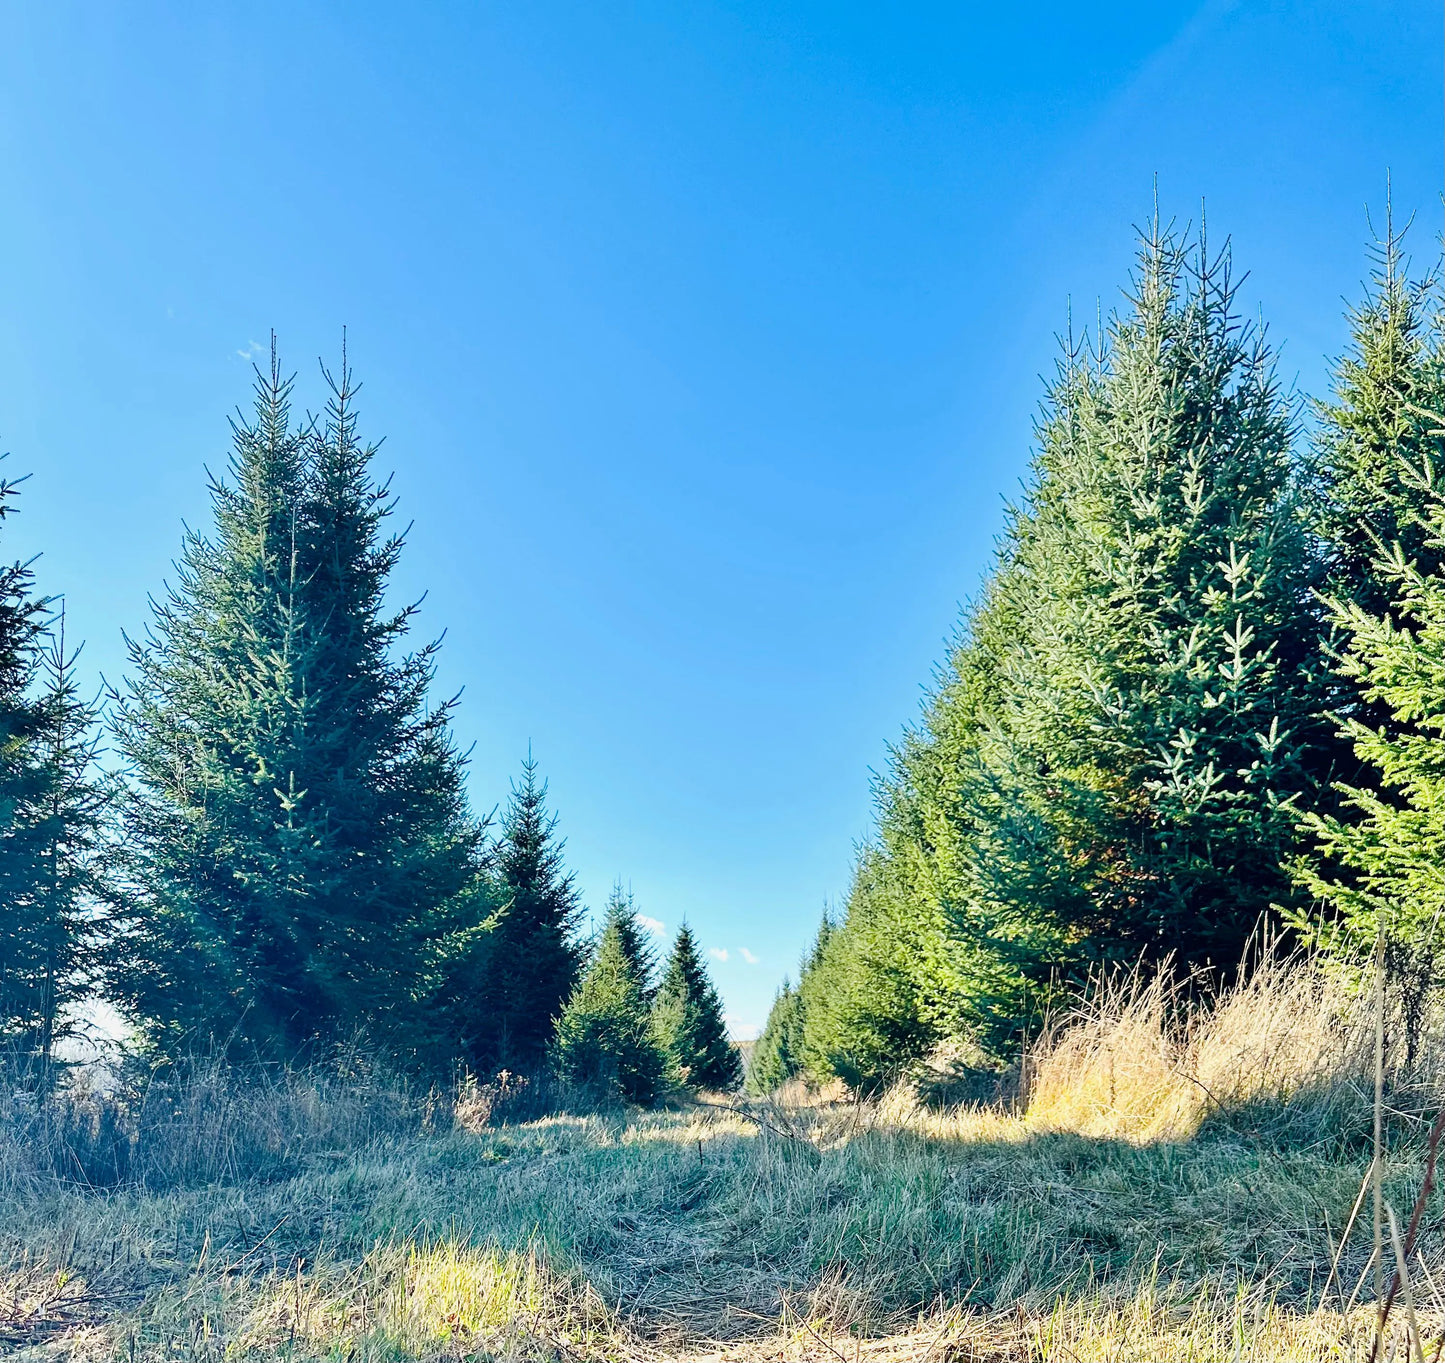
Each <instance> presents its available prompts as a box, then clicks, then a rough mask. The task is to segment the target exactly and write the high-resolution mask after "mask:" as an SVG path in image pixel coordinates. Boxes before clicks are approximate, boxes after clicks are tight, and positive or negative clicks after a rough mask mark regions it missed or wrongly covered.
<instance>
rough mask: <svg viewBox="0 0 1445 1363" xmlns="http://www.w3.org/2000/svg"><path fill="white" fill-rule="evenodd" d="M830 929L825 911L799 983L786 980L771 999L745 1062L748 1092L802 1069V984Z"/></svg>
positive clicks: (819, 957) (764, 1090) (779, 1081)
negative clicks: (748, 1057) (766, 1016)
mask: <svg viewBox="0 0 1445 1363" xmlns="http://www.w3.org/2000/svg"><path fill="white" fill-rule="evenodd" d="M833 932H834V928H833V923H832V920H831V919H829V917H828V915H827V914H826V913H825V914H824V915H823V920H822V922H821V923H819V925H818V932H817V936H816V937H815V938H814V939H813V945H812V947H811V949H810V950H809V951H808V954H807V955H806V956H805V957H804V958H803V962H802V968H801V970H800V972H799V984H798V985H797V986H796V987H795V986H794V985H792V984H791V983H790V982H789V981H788V980H786V979H785V980H784V981H783V987H782V988H781V989H780V990H779V991H778V994H777V996H776V997H775V998H774V999H773V1006H772V1008H771V1009H770V1010H769V1012H768V1020H767V1022H766V1023H765V1024H764V1026H763V1030H762V1034H761V1035H760V1036H759V1037H758V1039H757V1042H756V1043H755V1044H754V1046H753V1053H752V1057H751V1059H750V1060H749V1062H748V1075H747V1089H748V1092H749V1093H756V1094H767V1093H771V1092H773V1090H774V1089H777V1088H779V1087H780V1086H781V1085H783V1084H785V1083H787V1081H788V1080H789V1079H792V1078H794V1077H796V1076H797V1075H800V1074H802V1073H803V1072H804V1063H803V1042H804V1024H805V1018H804V1014H803V995H802V985H803V983H805V982H806V981H807V980H808V978H809V976H810V974H811V973H812V972H813V971H814V970H816V969H817V968H818V964H819V962H820V961H821V960H822V959H823V953H824V952H825V950H826V949H827V946H828V941H829V939H830V938H831V937H832V935H833Z"/></svg>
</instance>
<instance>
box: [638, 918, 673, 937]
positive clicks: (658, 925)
mask: <svg viewBox="0 0 1445 1363" xmlns="http://www.w3.org/2000/svg"><path fill="white" fill-rule="evenodd" d="M637 921H638V922H639V923H641V924H642V926H643V927H645V928H646V929H647V930H648V932H650V933H651V934H652V935H653V936H654V937H666V936H667V924H666V923H664V922H663V921H662V920H661V919H660V918H649V917H648V916H647V915H646V914H645V913H640V914H638V915H637Z"/></svg>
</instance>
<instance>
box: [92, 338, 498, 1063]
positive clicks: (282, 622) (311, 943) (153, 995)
mask: <svg viewBox="0 0 1445 1363" xmlns="http://www.w3.org/2000/svg"><path fill="white" fill-rule="evenodd" d="M290 396H291V384H290V382H289V381H285V380H283V379H282V377H281V373H280V369H279V367H278V364H277V362H276V357H275V351H274V346H273V352H272V360H271V367H270V371H269V373H267V374H261V373H259V372H258V376H257V387H256V403H255V416H254V419H253V420H252V421H250V422H247V421H244V420H238V421H236V422H233V435H234V449H233V454H232V458H231V463H230V477H229V478H221V479H213V480H212V483H211V497H212V504H213V508H214V512H215V523H216V524H215V533H214V537H213V538H209V539H208V538H206V537H205V536H202V535H200V534H197V533H194V532H192V533H190V534H188V536H187V538H186V541H185V544H184V547H183V552H182V557H181V561H180V563H179V565H178V581H177V584H176V586H175V587H173V588H171V589H169V590H168V591H167V593H166V595H165V596H164V598H163V599H162V600H160V601H159V602H158V603H157V604H156V606H155V619H154V622H153V624H152V627H151V629H150V631H149V633H148V635H147V637H146V638H145V639H143V640H139V641H131V642H130V654H131V662H132V667H133V672H134V675H133V676H132V678H131V680H130V682H129V684H128V687H127V689H126V691H125V694H124V695H123V696H121V697H119V698H118V701H117V706H116V715H115V725H114V729H115V734H116V739H117V745H118V748H119V750H120V752H121V753H122V755H123V756H124V757H125V759H126V762H127V765H128V768H129V772H130V776H131V784H130V789H129V792H128V796H127V798H126V800H125V803H124V808H123V816H124V817H123V832H124V844H125V848H126V852H127V857H126V863H125V867H124V870H125V875H124V881H123V884H122V886H121V887H120V893H119V894H118V895H117V907H118V910H119V911H120V912H121V913H122V914H123V915H124V918H125V930H124V932H123V933H121V934H120V935H119V937H118V941H119V942H120V943H121V944H122V950H121V952H120V953H119V954H118V955H117V956H116V957H115V959H114V960H113V961H112V963H111V972H110V974H111V988H112V991H113V993H114V995H115V996H116V997H117V998H118V999H119V1000H121V1001H122V1002H123V1003H124V1004H125V1005H126V1006H127V1008H128V1009H129V1011H130V1012H131V1013H132V1014H133V1015H134V1016H135V1017H136V1018H137V1019H138V1020H140V1021H141V1022H142V1023H143V1025H145V1026H146V1027H147V1028H148V1029H149V1031H150V1032H151V1034H152V1035H153V1036H155V1037H156V1038H157V1039H166V1038H174V1037H176V1036H178V1035H179V1034H181V1033H183V1032H185V1031H188V1030H194V1031H196V1032H199V1033H202V1034H209V1035H215V1036H219V1037H226V1036H232V1037H235V1038H238V1039H245V1040H247V1041H249V1042H251V1043H253V1044H256V1045H260V1046H263V1047H276V1046H280V1047H283V1048H288V1049H289V1048H292V1047H294V1046H296V1045H298V1044H300V1043H302V1042H304V1041H306V1040H308V1039H309V1038H311V1037H313V1036H318V1035H319V1036H323V1037H324V1036H334V1035H338V1034H341V1033H344V1032H347V1031H350V1030H353V1029H355V1028H357V1027H360V1026H368V1027H372V1028H378V1029H380V1030H382V1031H384V1032H385V1033H387V1034H388V1036H389V1037H390V1038H391V1039H392V1040H393V1041H394V1042H398V1043H401V1044H407V1045H416V1046H418V1047H422V1046H424V1045H426V1044H427V1043H429V1042H430V1043H435V1044H437V1045H439V1046H441V1047H442V1049H444V1050H445V1049H448V1047H447V1043H446V1040H445V1039H443V1038H438V1037H434V1036H426V1035H424V1033H425V1032H426V1031H427V1029H428V1023H429V1018H428V1015H427V1014H428V1010H425V1009H424V1008H423V1007H422V1004H423V1003H424V1001H426V1000H428V999H429V998H430V997H431V996H432V994H433V993H434V991H435V989H436V987H437V985H438V982H439V978H440V976H441V974H442V971H443V968H444V966H445V963H446V961H447V958H448V954H449V951H450V948H451V946H452V944H454V943H455V941H457V940H458V939H460V938H462V937H464V936H465V935H466V934H467V933H468V932H469V931H475V929H476V926H477V919H478V914H479V912H480V907H479V903H478V897H477V885H478V870H479V862H478V848H479V842H480V832H479V830H478V829H477V827H476V826H475V825H474V823H473V822H472V821H471V820H470V819H469V818H468V816H467V812H466V807H465V801H464V797H463V793H462V774H463V762H462V759H461V757H460V756H459V755H458V753H457V752H456V750H455V748H454V746H453V745H452V742H451V738H450V731H449V716H450V709H451V706H450V705H449V704H447V705H442V706H440V707H436V708H428V705H427V690H428V686H429V684H430V681H431V678H432V673H433V664H434V656H435V646H434V645H432V646H428V647H425V648H423V649H421V650H420V651H418V652H416V653H412V654H405V655H400V656H399V655H398V650H399V649H400V647H401V646H402V644H403V641H404V639H405V636H406V634H407V631H408V628H409V626H410V623H411V620H412V617H413V614H414V609H413V608H407V609H404V610H402V611H400V612H395V613H388V612H387V610H386V609H385V607H384V603H383V596H384V591H385V586H386V580H387V577H388V575H389V573H390V571H391V569H392V568H393V567H394V566H395V563H396V560H397V556H398V554H399V553H400V549H401V540H400V538H399V537H395V536H394V537H391V538H383V535H382V531H383V528H384V522H385V520H386V518H387V516H388V515H389V514H390V511H391V502H390V499H389V496H388V494H387V492H386V489H385V487H384V486H378V485H377V484H376V483H375V481H374V479H373V478H372V475H371V473H370V471H369V469H370V464H371V461H372V458H373V456H374V453H375V447H372V446H362V445H360V444H359V443H358V441H357V439H356V434H355V423H356V418H355V413H354V410H353V399H354V396H355V388H354V386H353V384H352V381H351V376H350V374H349V372H348V371H346V370H345V369H343V371H342V376H341V381H340V382H339V384H335V385H333V386H332V399H331V402H330V404H329V405H328V408H327V413H326V416H325V419H324V420H323V421H322V422H321V423H319V424H316V425H313V426H311V427H307V428H303V429H301V430H296V429H294V428H293V426H292V423H291V418H290Z"/></svg>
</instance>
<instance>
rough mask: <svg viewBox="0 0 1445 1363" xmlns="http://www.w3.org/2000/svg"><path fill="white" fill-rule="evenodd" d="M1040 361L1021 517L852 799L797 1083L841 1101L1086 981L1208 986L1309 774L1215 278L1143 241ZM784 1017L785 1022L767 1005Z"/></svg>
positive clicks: (1222, 289)
mask: <svg viewBox="0 0 1445 1363" xmlns="http://www.w3.org/2000/svg"><path fill="white" fill-rule="evenodd" d="M1134 283H1135V288H1134V296H1133V297H1132V298H1131V300H1130V302H1129V305H1128V307H1127V308H1126V310H1125V311H1124V312H1123V314H1122V315H1119V316H1116V317H1114V318H1112V319H1111V320H1110V322H1109V323H1108V325H1107V328H1106V331H1105V333H1104V335H1103V336H1102V337H1100V338H1096V341H1095V347H1096V348H1094V349H1092V350H1090V349H1089V348H1087V347H1085V346H1076V345H1075V344H1074V343H1073V342H1072V341H1070V342H1068V343H1067V344H1066V346H1065V351H1064V355H1063V358H1062V360H1061V362H1060V365H1059V370H1058V374H1057V376H1056V378H1055V380H1054V381H1053V382H1052V383H1051V385H1050V387H1049V389H1048V392H1047V394H1046V400H1045V403H1044V409H1043V414H1042V417H1041V420H1040V423H1039V427H1038V436H1037V443H1038V450H1037V454H1036V457H1035V459H1034V461H1033V464H1032V467H1031V471H1030V475H1029V478H1028V480H1027V483H1026V488H1025V493H1024V496H1023V498H1022V500H1021V501H1020V502H1019V503H1018V504H1017V505H1015V506H1012V507H1010V508H1009V511H1008V517H1007V522H1006V527H1005V532H1004V534H1003V536H1002V539H1001V542H1000V546H999V551H998V556H997V559H996V562H995V564H994V568H993V571H992V573H991V575H990V577H989V579H988V581H987V583H986V585H985V588H984V590H983V592H982V593H981V594H980V597H979V599H978V601H977V602H976V603H975V605H974V606H973V607H972V608H971V609H970V611H969V612H968V613H967V615H966V616H965V620H964V626H963V629H962V631H961V632H960V636H959V638H958V640H957V641H956V642H955V645H954V647H953V648H952V649H951V651H950V654H949V657H948V659H947V661H946V664H945V666H944V668H943V669H942V671H941V674H940V676H939V678H938V681H937V684H936V686H935V688H934V690H933V693H932V695H931V696H930V697H929V699H928V702H927V705H926V708H925V712H924V715H923V718H922V721H921V723H920V724H919V725H918V726H917V727H916V728H914V729H912V730H910V731H909V732H907V733H906V734H905V736H904V740H903V742H902V743H901V744H900V745H899V746H898V748H897V749H896V750H895V751H894V752H893V754H892V758H891V761H890V764H889V768H888V770H887V772H886V773H885V775H884V778H883V779H882V781H881V782H880V783H879V787H878V807H879V809H878V827H877V836H876V838H875V840H874V842H873V844H872V845H871V847H870V848H869V849H868V850H867V852H866V854H865V856H864V858H863V861H862V862H861V863H860V870H859V875H858V878H857V880H856V881H855V885H854V889H853V892H852V894H851V895H850V900H849V907H848V913H847V915H846V917H845V920H844V922H843V924H842V926H841V927H840V929H839V932H838V934H837V936H836V938H835V939H834V940H833V941H832V942H830V943H829V946H828V949H827V950H826V951H825V952H824V953H823V957H822V960H821V962H820V965H819V968H818V969H817V970H816V971H815V972H814V973H813V975H812V977H811V978H810V979H805V980H804V982H803V983H802V985H801V986H800V989H799V1011H800V1013H801V1018H802V1028H803V1035H804V1043H803V1048H802V1049H803V1061H804V1064H805V1067H806V1068H807V1070H808V1071H809V1072H810V1073H811V1074H812V1075H813V1076H814V1077H815V1078H821V1077H828V1076H831V1075H837V1076H840V1077H843V1078H845V1079H847V1080H848V1082H850V1083H853V1084H856V1085H860V1086H864V1087H868V1086H873V1085H876V1084H877V1083H879V1082H881V1081H882V1080H883V1079H884V1078H886V1076H887V1074H888V1073H889V1072H890V1070H891V1069H892V1068H893V1067H896V1066H897V1065H899V1064H903V1063H906V1062H908V1061H909V1060H911V1059H912V1058H914V1057H917V1056H919V1055H921V1054H923V1053H924V1052H925V1051H926V1050H927V1049H928V1048H929V1047H930V1046H932V1045H933V1044H934V1043H935V1042H936V1041H939V1040H942V1039H944V1038H946V1037H961V1038H966V1039H968V1040H971V1041H974V1042H978V1043H980V1044H982V1045H984V1046H985V1047H987V1048H990V1049H992V1050H994V1051H995V1052H1007V1051H1008V1050H1009V1048H1010V1047H1011V1046H1012V1044H1013V1042H1014V1040H1015V1039H1016V1037H1017V1034H1018V1032H1019V1031H1020V1030H1021V1028H1023V1027H1024V1026H1025V1025H1026V1024H1027V1021H1028V1019H1029V1018H1030V1016H1032V1015H1033V1014H1035V1013H1036V1012H1037V1010H1038V1009H1039V1008H1040V1007H1042V1006H1044V1005H1045V1004H1046V1002H1047V999H1048V996H1049V994H1050V992H1051V991H1052V990H1053V989H1054V988H1055V987H1056V986H1058V985H1062V986H1067V985H1069V984H1070V983H1071V982H1073V981H1077V980H1079V979H1081V978H1082V977H1083V975H1084V973H1085V972H1086V971H1087V970H1088V969H1089V968H1090V967H1091V965H1092V963H1094V962H1097V961H1099V960H1101V959H1102V960H1109V959H1124V960H1132V959H1135V958H1137V956H1138V955H1139V954H1140V952H1146V953H1149V954H1151V955H1153V956H1154V957H1156V958H1162V957H1166V956H1169V955H1173V956H1174V957H1175V959H1176V960H1178V961H1179V962H1180V964H1181V965H1184V966H1187V965H1192V964H1196V963H1202V962H1204V961H1212V962H1214V963H1216V964H1218V965H1221V966H1224V967H1228V966H1230V965H1232V964H1234V963H1235V962H1237V960H1238V959H1239V954H1240V951H1241V949H1242V947H1243V944H1244V942H1245V940H1246V938H1247V936H1248V934H1249V933H1250V931H1251V930H1252V928H1253V927H1254V925H1255V924H1256V922H1258V920H1259V919H1260V917H1261V916H1262V915H1267V914H1268V913H1269V912H1270V911H1271V906H1272V905H1275V904H1283V905H1290V904H1292V903H1294V902H1295V901H1296V899H1297V895H1296V894H1295V892H1294V890H1293V886H1292V884H1291V880H1290V877H1289V876H1288V874H1287V873H1286V872H1285V871H1284V870H1282V868H1281V863H1282V862H1283V861H1286V860H1287V859H1288V858H1289V857H1290V856H1291V855H1292V854H1293V853H1294V851H1295V850H1296V848H1297V846H1298V820H1299V816H1300V814H1301V813H1303V812H1304V811H1305V810H1307V809H1310V808H1313V807H1315V806H1316V805H1317V804H1318V802H1319V800H1320V787H1321V784H1322V780H1323V779H1324V778H1325V777H1326V774H1327V771H1328V763H1329V759H1330V755H1331V747H1330V736H1329V732H1328V725H1327V724H1326V723H1325V722H1324V720H1323V718H1322V716H1323V712H1324V710H1325V708H1326V704H1327V700H1328V698H1329V696H1330V694H1331V692H1330V684H1329V680H1328V676H1327V668H1326V666H1325V664H1324V654H1323V650H1322V648H1321V642H1320V639H1321V633H1322V620H1321V612H1320V608H1319V606H1318V603H1317V600H1316V598H1315V596H1314V589H1315V588H1316V587H1317V585H1318V584H1319V581H1320V564H1319V558H1318V555H1317V553H1316V552H1315V550H1314V546H1313V544H1312V542H1311V540H1310V537H1309V535H1308V533H1307V527H1306V514H1305V508H1304V507H1303V505H1302V495H1301V490H1300V486H1299V481H1300V480H1299V477H1298V473H1297V467H1296V460H1295V457H1294V454H1293V452H1292V448H1291V446H1292V440H1293V437H1294V420H1293V413H1292V409H1291V406H1290V403H1289V401H1288V400H1287V398H1286V397H1285V396H1284V395H1282V394H1281V392H1280V391H1279V387H1278V384H1277V382H1276V380H1275V378H1274V375H1273V371H1272V368H1271V358H1270V352H1269V349H1268V347H1267V346H1266V344H1265V341H1264V337H1263V335H1262V333H1261V332H1260V331H1259V330H1258V329H1256V328H1253V327H1251V326H1248V325H1246V324H1244V323H1242V322H1241V321H1240V320H1239V319H1238V318H1237V317H1236V316H1235V314H1234V309H1233V297H1234V292H1233V284H1232V282H1231V279H1230V270H1229V259H1228V253H1227V252H1226V253H1225V254H1224V255H1223V256H1221V257H1211V256H1210V255H1209V254H1208V253H1207V252H1206V250H1205V249H1204V246H1203V243H1202V242H1201V243H1199V244H1198V245H1197V247H1195V248H1193V249H1191V248H1190V247H1189V246H1188V244H1187V243H1181V242H1179V241H1178V240H1176V239H1174V238H1172V237H1171V236H1170V234H1168V233H1167V232H1161V231H1160V230H1158V228H1157V227H1156V228H1155V230H1154V231H1153V232H1152V233H1151V234H1150V235H1149V236H1148V237H1147V238H1146V239H1145V240H1144V241H1143V243H1142V248H1141V252H1140V258H1139V267H1138V270H1137V273H1136V276H1135V281H1134ZM784 1006H785V1007H786V1006H787V1005H786V1002H785V1003H784Z"/></svg>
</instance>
